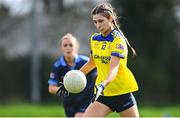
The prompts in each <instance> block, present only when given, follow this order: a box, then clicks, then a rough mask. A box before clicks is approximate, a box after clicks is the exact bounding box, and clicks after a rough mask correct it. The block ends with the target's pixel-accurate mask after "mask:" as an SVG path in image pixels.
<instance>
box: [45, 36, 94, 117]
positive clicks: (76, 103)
mask: <svg viewBox="0 0 180 118" xmlns="http://www.w3.org/2000/svg"><path fill="white" fill-rule="evenodd" d="M59 42H60V43H59V47H60V51H61V52H62V53H63V55H62V56H60V57H59V58H58V59H57V60H56V61H55V63H54V64H53V68H52V71H51V73H50V78H49V80H48V84H49V92H50V93H51V94H57V95H58V96H60V97H62V98H63V105H64V109H65V113H66V116H67V117H81V116H82V114H83V112H84V111H85V109H86V108H87V107H88V105H89V104H90V103H91V99H92V97H93V94H94V92H93V88H94V83H95V78H96V76H97V72H96V70H92V71H91V72H90V73H89V74H87V75H86V77H87V86H86V88H85V89H84V90H83V91H82V92H80V93H78V94H72V93H68V92H67V91H66V90H65V88H64V86H63V77H64V75H65V74H66V73H67V72H68V71H70V70H74V69H76V70H78V69H80V68H81V67H82V66H83V65H84V64H85V63H86V62H87V61H88V57H86V56H82V55H78V54H77V53H78V48H79V45H78V42H77V39H76V38H75V37H74V36H73V35H72V34H70V33H68V34H66V35H64V36H63V37H62V38H61V40H60V41H59ZM82 101H83V102H82Z"/></svg>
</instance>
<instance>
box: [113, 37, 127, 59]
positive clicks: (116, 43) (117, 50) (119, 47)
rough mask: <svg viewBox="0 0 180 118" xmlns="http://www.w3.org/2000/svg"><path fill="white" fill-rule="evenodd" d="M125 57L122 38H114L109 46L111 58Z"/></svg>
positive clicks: (125, 52)
mask: <svg viewBox="0 0 180 118" xmlns="http://www.w3.org/2000/svg"><path fill="white" fill-rule="evenodd" d="M126 55H127V45H126V42H125V40H124V39H123V38H122V37H116V38H115V39H114V40H113V42H112V44H111V56H117V57H120V58H123V59H124V58H125V56H126Z"/></svg>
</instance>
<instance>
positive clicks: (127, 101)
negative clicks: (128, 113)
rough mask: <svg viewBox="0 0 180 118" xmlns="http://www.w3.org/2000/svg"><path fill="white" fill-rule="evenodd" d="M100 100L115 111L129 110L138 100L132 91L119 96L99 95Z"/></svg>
mask: <svg viewBox="0 0 180 118" xmlns="http://www.w3.org/2000/svg"><path fill="white" fill-rule="evenodd" d="M97 101H98V102H100V103H102V104H104V105H106V106H108V107H109V108H110V109H111V110H112V111H113V112H114V111H116V112H117V113H119V112H121V111H124V110H127V109H128V108H130V107H132V106H133V105H134V104H136V100H135V98H134V96H133V94H132V93H127V94H123V95H118V96H99V98H98V99H97Z"/></svg>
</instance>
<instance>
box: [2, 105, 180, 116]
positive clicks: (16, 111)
mask: <svg viewBox="0 0 180 118" xmlns="http://www.w3.org/2000/svg"><path fill="white" fill-rule="evenodd" d="M139 113H140V116H141V117H162V116H169V115H170V116H172V117H180V106H165V107H152V106H151V107H148V106H146V107H141V106H140V107H139ZM5 116H8V117H15V116H16V117H42V116H43V117H53V116H56V117H57V116H65V114H64V110H63V107H62V106H58V105H32V104H11V105H0V117H5ZM109 116H111V117H117V116H119V115H118V114H117V113H112V114H110V115H109Z"/></svg>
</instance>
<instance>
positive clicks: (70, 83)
mask: <svg viewBox="0 0 180 118" xmlns="http://www.w3.org/2000/svg"><path fill="white" fill-rule="evenodd" d="M63 81H64V82H63V83H64V87H65V89H66V90H67V91H68V92H70V93H80V92H81V91H83V90H84V88H85V87H86V84H87V79H86V76H85V75H84V73H83V72H81V71H80V70H71V71H68V72H67V73H66V74H65V76H64V80H63Z"/></svg>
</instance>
